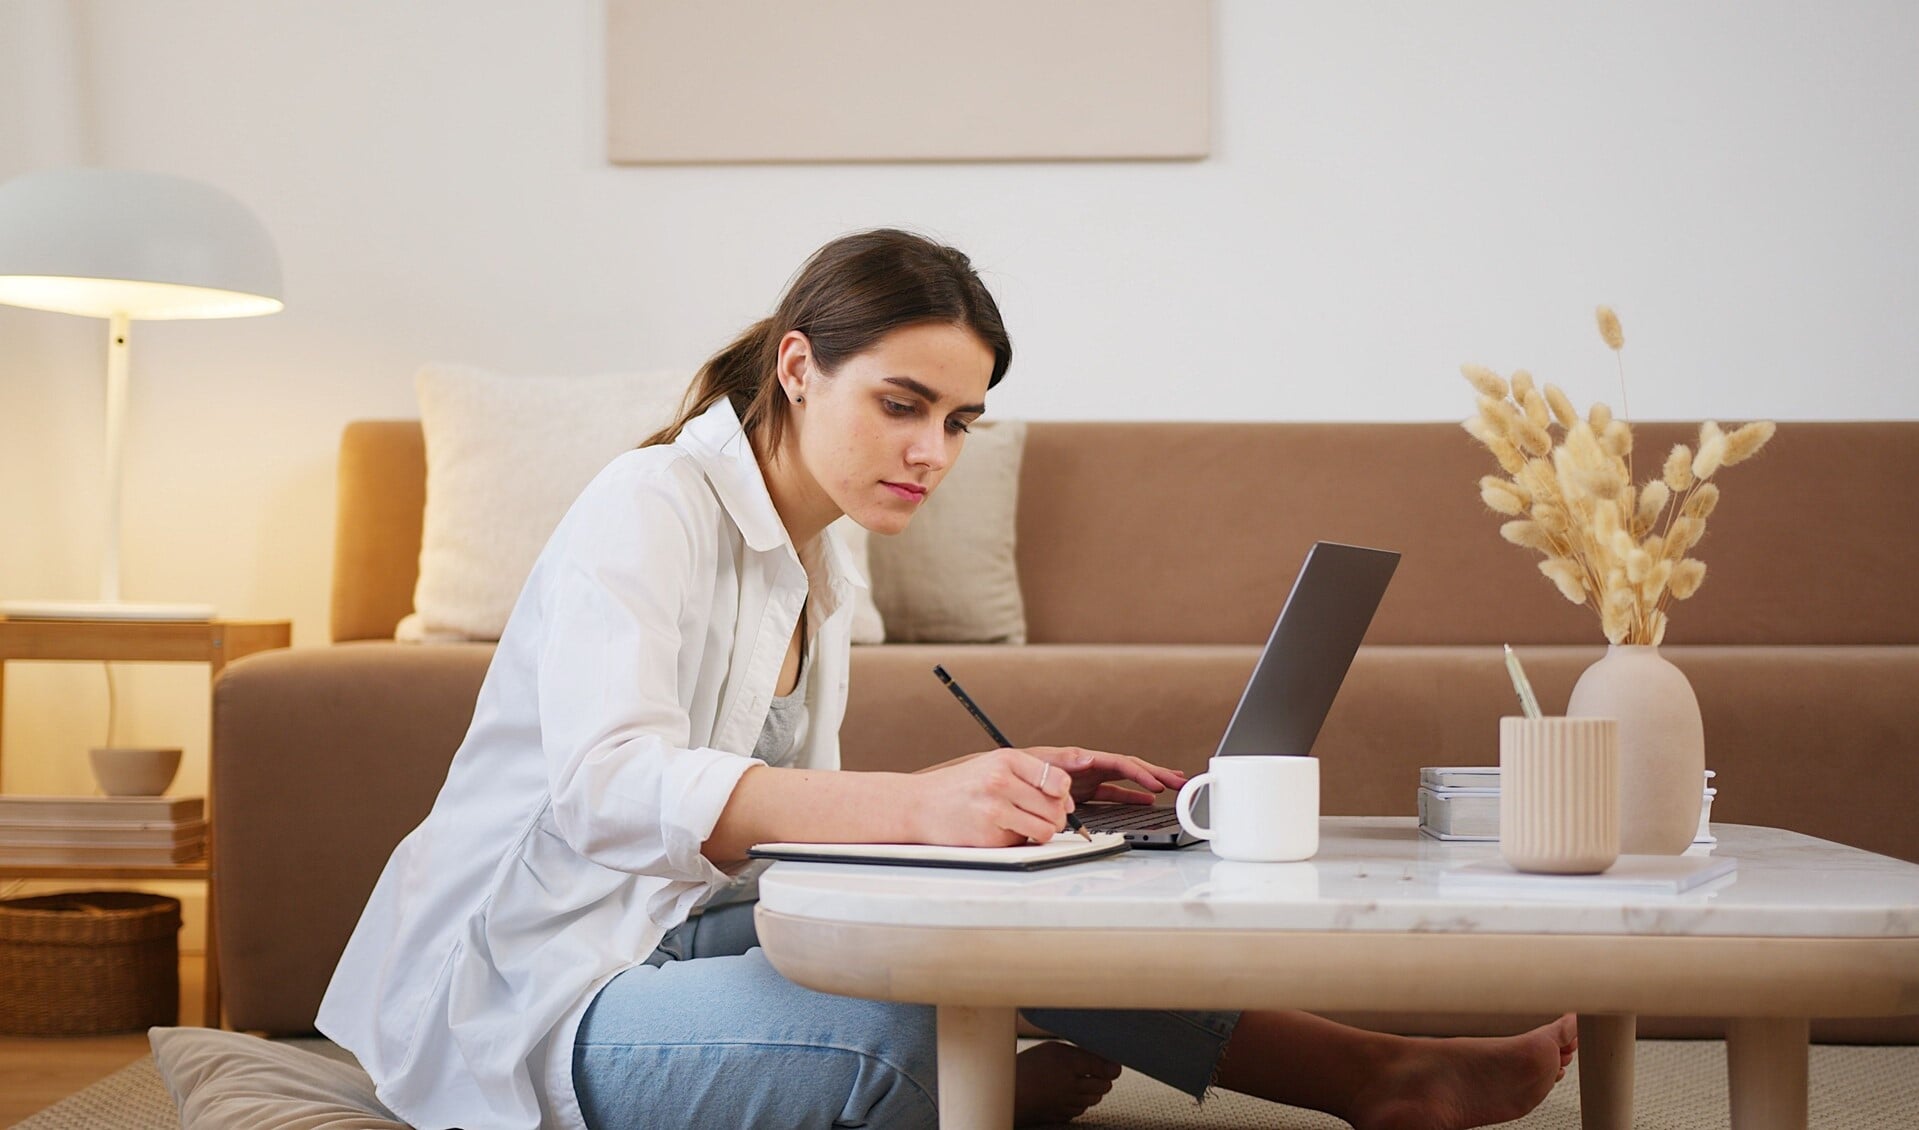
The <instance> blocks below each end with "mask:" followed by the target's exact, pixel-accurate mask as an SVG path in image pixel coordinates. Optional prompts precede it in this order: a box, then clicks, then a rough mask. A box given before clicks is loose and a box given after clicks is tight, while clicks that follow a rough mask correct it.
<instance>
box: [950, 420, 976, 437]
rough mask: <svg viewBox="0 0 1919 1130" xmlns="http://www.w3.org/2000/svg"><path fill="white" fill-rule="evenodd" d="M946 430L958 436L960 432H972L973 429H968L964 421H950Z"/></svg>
mask: <svg viewBox="0 0 1919 1130" xmlns="http://www.w3.org/2000/svg"><path fill="white" fill-rule="evenodd" d="M946 430H947V431H950V432H953V433H955V434H958V433H960V432H970V431H972V430H973V429H972V428H969V427H967V426H966V422H965V421H964V420H948V421H947V422H946Z"/></svg>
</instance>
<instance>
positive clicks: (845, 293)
mask: <svg viewBox="0 0 1919 1130" xmlns="http://www.w3.org/2000/svg"><path fill="white" fill-rule="evenodd" d="M927 323H941V324H945V325H954V326H960V327H963V328H965V329H968V330H971V331H972V332H973V333H974V334H975V335H977V336H978V337H979V339H980V341H981V343H982V344H984V345H985V346H986V347H987V348H988V349H991V350H992V351H993V376H992V379H990V380H989V381H987V383H986V387H987V388H992V387H993V386H994V385H996V384H998V383H999V382H1000V378H1001V377H1003V376H1005V375H1006V367H1007V366H1008V365H1010V364H1012V361H1013V343H1012V340H1011V339H1010V338H1008V337H1007V336H1006V326H1005V325H1004V324H1003V323H1001V321H1000V316H999V305H998V304H997V303H995V302H994V301H993V296H992V295H991V294H989V293H987V290H986V284H984V283H982V282H980V279H979V275H978V274H977V273H976V272H975V271H974V270H973V264H972V261H971V260H969V259H968V258H967V257H966V256H965V255H964V254H963V253H961V252H960V251H958V250H956V249H954V248H951V247H946V246H944V245H942V244H938V243H934V242H933V241H932V240H929V239H926V238H924V237H922V236H917V235H913V234H912V233H910V232H903V231H899V230H896V229H894V228H879V229H876V230H873V231H864V232H855V233H854V234H852V235H846V236H841V237H840V238H838V239H836V240H834V241H833V242H831V243H829V244H827V245H826V246H825V247H822V248H820V249H819V250H818V251H815V252H814V253H813V256H812V258H810V259H808V260H807V261H806V265H805V266H803V267H801V268H800V271H799V274H798V275H796V276H795V277H794V279H793V281H792V283H791V284H790V285H788V286H787V288H786V294H785V295H784V296H783V297H782V298H781V299H780V303H779V306H778V308H777V309H775V310H774V311H773V315H772V317H770V318H762V319H760V320H759V321H758V322H755V323H754V324H753V325H752V326H750V327H749V328H748V329H747V330H746V332H745V333H742V334H741V335H740V336H739V337H737V338H735V339H734V340H733V343H732V344H731V345H729V346H727V347H726V348H725V349H722V350H720V352H718V353H716V354H714V355H713V357H712V358H710V359H709V360H708V361H707V362H706V364H704V365H702V366H700V371H699V373H698V374H697V375H695V376H694V378H693V384H692V386H691V387H690V388H688V389H687V391H686V400H685V401H684V402H683V403H682V404H681V407H680V417H679V419H677V420H675V421H674V422H673V423H672V424H670V425H668V426H667V427H665V428H663V429H661V430H660V431H659V432H657V433H656V434H654V435H653V436H652V437H650V438H649V439H648V440H647V441H646V442H645V443H643V444H641V445H640V446H641V447H650V446H652V445H654V444H657V443H672V442H673V441H674V440H675V439H677V438H679V434H680V429H681V428H683V427H685V426H686V424H687V421H689V420H692V419H694V418H695V417H698V416H700V415H703V414H704V413H705V412H706V410H707V409H709V408H711V407H713V406H714V405H715V404H718V403H719V401H720V398H721V397H722V396H724V397H727V398H729V399H730V400H732V402H733V411H734V412H735V413H737V414H738V415H739V418H740V423H741V424H742V425H743V426H744V427H745V429H746V433H747V434H748V435H749V436H753V437H754V438H755V439H758V440H760V441H761V448H762V450H764V451H777V450H779V447H780V443H781V441H782V440H783V439H784V438H785V436H786V426H787V423H788V422H789V421H790V420H791V419H792V417H791V416H790V415H789V406H788V405H787V401H786V397H785V396H784V395H783V394H782V391H781V389H780V382H779V381H778V380H777V379H775V377H774V371H775V369H776V368H777V367H778V364H779V348H780V339H781V338H783V337H785V336H786V335H787V333H789V332H790V331H793V330H798V331H799V332H801V333H803V334H805V335H806V339H807V341H809V342H811V343H812V347H813V348H812V355H813V360H814V361H815V362H816V363H817V364H818V365H819V367H820V368H821V369H822V370H823V371H825V372H827V373H829V374H830V373H831V372H833V370H835V369H837V368H839V366H840V363H841V362H842V361H844V360H846V359H847V358H848V357H852V356H854V355H855V354H857V353H859V352H861V351H862V350H865V349H867V348H870V347H871V346H872V345H873V344H874V343H876V342H878V341H879V340H880V339H881V338H883V337H885V336H886V335H887V334H889V333H891V332H892V331H894V330H897V329H902V328H904V327H906V326H915V325H923V324H927Z"/></svg>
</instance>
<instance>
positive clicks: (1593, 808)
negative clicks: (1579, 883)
mask: <svg viewBox="0 0 1919 1130" xmlns="http://www.w3.org/2000/svg"><path fill="white" fill-rule="evenodd" d="M1499 854H1501V855H1503V856H1505V857H1506V862H1507V863H1510V864H1512V865H1513V867H1514V868H1515V869H1517V870H1520V871H1539V872H1546V873H1549V874H1555V875H1595V874H1598V873H1599V872H1601V871H1604V870H1605V869H1606V868H1608V867H1611V866H1612V865H1613V861H1614V860H1616V859H1618V858H1619V724H1618V723H1617V722H1615V721H1614V720H1613V719H1611V718H1501V719H1500V720H1499Z"/></svg>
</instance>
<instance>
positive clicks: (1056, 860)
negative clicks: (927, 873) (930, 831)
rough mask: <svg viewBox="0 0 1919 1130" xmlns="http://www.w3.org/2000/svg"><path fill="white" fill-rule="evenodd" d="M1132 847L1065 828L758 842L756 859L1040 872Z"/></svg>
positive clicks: (1117, 838) (1118, 838)
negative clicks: (990, 838)
mask: <svg viewBox="0 0 1919 1130" xmlns="http://www.w3.org/2000/svg"><path fill="white" fill-rule="evenodd" d="M1125 850H1126V837H1125V836H1122V835H1119V834H1118V833H1113V832H1095V833H1094V834H1093V839H1092V842H1090V843H1089V842H1087V841H1086V840H1083V839H1081V838H1080V837H1079V834H1078V833H1077V832H1061V833H1060V834H1058V835H1056V836H1054V837H1053V839H1052V842H1050V843H1044V844H1025V845H1022V846H1020V847H941V846H939V845H937V844H785V843H775V844H754V845H753V846H752V847H751V848H749V849H748V850H747V853H746V854H747V855H749V856H752V857H753V858H754V859H790V860H796V861H800V862H806V863H877V864H884V865H888V866H893V867H902V866H903V867H967V868H977V869H981V870H986V871H1038V870H1040V869H1042V868H1046V867H1058V866H1060V865H1061V864H1066V863H1077V862H1079V861H1080V860H1082V859H1099V858H1100V857H1102V856H1108V855H1116V854H1118V853H1119V852H1122V851H1125Z"/></svg>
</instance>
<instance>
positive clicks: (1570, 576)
mask: <svg viewBox="0 0 1919 1130" xmlns="http://www.w3.org/2000/svg"><path fill="white" fill-rule="evenodd" d="M1539 571H1540V572H1542V573H1544V574H1546V576H1547V577H1548V578H1549V579H1551V581H1552V583H1553V584H1554V585H1557V586H1558V587H1559V595H1560V596H1563V597H1565V598H1566V599H1567V600H1570V601H1572V602H1573V603H1574V604H1584V603H1586V599H1587V593H1586V577H1585V574H1583V573H1581V572H1580V571H1579V566H1577V565H1575V564H1573V563H1572V561H1571V559H1569V558H1565V557H1548V558H1546V560H1544V561H1541V562H1540V563H1539Z"/></svg>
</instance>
